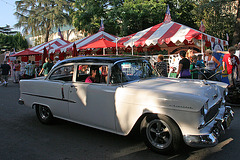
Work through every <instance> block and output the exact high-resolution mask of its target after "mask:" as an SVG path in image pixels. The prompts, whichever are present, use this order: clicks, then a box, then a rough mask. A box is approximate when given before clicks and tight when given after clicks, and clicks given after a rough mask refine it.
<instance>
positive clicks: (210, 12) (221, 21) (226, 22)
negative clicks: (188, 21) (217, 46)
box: [195, 0, 239, 44]
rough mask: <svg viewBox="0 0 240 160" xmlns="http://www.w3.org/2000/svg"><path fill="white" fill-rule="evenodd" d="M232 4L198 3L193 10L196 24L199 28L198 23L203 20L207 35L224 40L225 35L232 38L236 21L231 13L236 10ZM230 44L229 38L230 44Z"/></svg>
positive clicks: (219, 1) (206, 0) (221, 1)
mask: <svg viewBox="0 0 240 160" xmlns="http://www.w3.org/2000/svg"><path fill="white" fill-rule="evenodd" d="M234 3H235V2H233V1H231V0H212V1H209V0H202V1H199V3H198V4H196V5H197V7H196V8H195V14H196V16H197V20H196V24H198V26H200V22H201V20H203V22H204V26H205V28H206V31H205V32H206V33H207V34H209V35H213V36H215V37H218V38H221V39H225V40H226V33H228V34H229V37H233V32H234V26H235V21H236V13H234V12H233V11H234V10H236V5H234ZM238 30H239V28H238ZM231 42H232V39H231V38H230V44H231Z"/></svg>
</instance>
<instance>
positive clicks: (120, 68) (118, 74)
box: [111, 60, 158, 83]
mask: <svg viewBox="0 0 240 160" xmlns="http://www.w3.org/2000/svg"><path fill="white" fill-rule="evenodd" d="M157 76H158V74H157V73H156V71H155V70H154V69H153V68H152V66H151V64H150V63H149V62H148V61H147V60H128V61H121V62H118V63H116V64H115V65H114V66H113V67H112V74H111V83H121V82H130V81H135V80H140V79H146V78H150V77H157Z"/></svg>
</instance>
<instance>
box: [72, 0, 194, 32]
mask: <svg viewBox="0 0 240 160" xmlns="http://www.w3.org/2000/svg"><path fill="white" fill-rule="evenodd" d="M167 4H169V5H170V11H171V16H172V19H173V20H174V21H176V22H180V23H183V24H185V25H188V26H191V27H196V24H195V21H194V20H195V19H196V16H194V14H193V9H194V7H196V5H195V3H194V2H193V1H191V0H190V1H186V0H172V1H169V0H108V1H107V0H101V1H95V0H76V3H75V6H74V7H75V10H76V11H75V12H73V14H72V17H73V25H74V26H75V27H76V28H77V29H78V30H85V31H88V32H89V33H90V34H93V33H96V32H97V31H98V29H99V27H100V21H101V18H104V26H105V31H106V32H108V33H111V34H115V35H119V36H126V35H129V34H132V33H135V32H138V31H140V30H143V29H146V28H148V27H151V26H153V25H156V24H158V23H161V22H163V20H164V17H165V12H166V8H167Z"/></svg>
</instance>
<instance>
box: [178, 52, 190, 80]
mask: <svg viewBox="0 0 240 160" xmlns="http://www.w3.org/2000/svg"><path fill="white" fill-rule="evenodd" d="M185 56H186V52H185V51H180V57H181V58H182V59H181V60H180V61H179V66H178V71H177V77H178V76H179V74H180V77H179V78H191V73H190V71H189V68H190V61H189V60H188V59H187V58H186V57H185Z"/></svg>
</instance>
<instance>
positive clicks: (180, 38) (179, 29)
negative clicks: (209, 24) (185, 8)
mask: <svg viewBox="0 0 240 160" xmlns="http://www.w3.org/2000/svg"><path fill="white" fill-rule="evenodd" d="M202 37H203V40H205V45H206V46H207V45H209V46H210V45H211V44H213V43H218V44H221V45H222V46H226V45H228V42H227V41H225V40H221V39H219V38H216V37H213V36H210V35H208V34H205V33H202V32H200V31H198V30H195V29H193V28H190V27H188V26H185V25H182V24H180V23H176V22H173V21H171V22H169V23H160V24H157V25H155V26H153V27H150V28H147V29H145V30H143V31H139V32H137V33H135V34H132V35H129V36H126V37H123V38H121V39H120V40H119V41H118V43H121V44H123V45H124V46H125V47H132V46H136V47H140V46H142V47H143V46H150V45H156V44H159V45H160V46H162V47H167V46H173V45H184V44H193V43H196V40H197V41H198V40H201V39H202Z"/></svg>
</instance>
